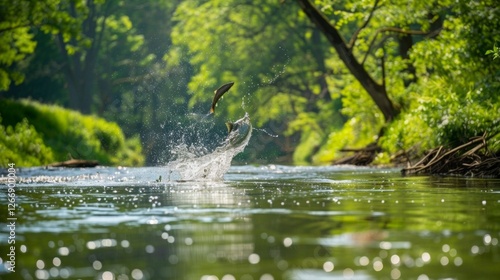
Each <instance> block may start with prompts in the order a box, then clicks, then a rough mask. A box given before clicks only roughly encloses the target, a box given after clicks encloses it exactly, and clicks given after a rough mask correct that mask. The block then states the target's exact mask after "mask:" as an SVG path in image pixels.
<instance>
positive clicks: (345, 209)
mask: <svg viewBox="0 0 500 280" xmlns="http://www.w3.org/2000/svg"><path fill="white" fill-rule="evenodd" d="M166 172H167V171H166V169H164V168H97V169H76V170H67V169H62V170H43V169H27V170H20V171H19V172H18V174H19V176H23V177H22V178H21V182H20V183H19V184H18V186H17V195H18V197H17V198H18V200H17V203H18V204H19V206H18V217H19V220H18V223H17V224H16V238H17V239H16V241H17V242H16V246H17V247H16V249H17V253H16V254H17V255H16V272H15V273H7V267H8V264H7V261H8V260H7V259H6V258H5V255H2V256H0V258H1V263H2V264H3V265H2V266H0V267H1V269H0V276H1V278H2V279H53V278H60V279H380V278H386V279H408V278H413V279H435V278H474V277H476V276H478V275H480V276H482V277H483V276H484V277H483V278H492V277H495V276H497V275H498V273H499V270H498V267H499V264H500V259H499V258H498V255H500V254H499V253H500V250H499V244H498V243H499V242H498V240H499V239H500V196H499V194H500V192H499V191H498V190H499V189H500V181H499V180H475V179H465V178H439V177H423V176H421V177H401V176H400V175H399V173H398V172H395V170H380V169H369V168H354V167H286V166H276V165H270V166H238V167H232V168H231V170H230V172H229V173H228V174H226V176H225V180H224V181H221V182H208V181H207V182H176V181H175V180H170V181H164V180H159V177H160V176H162V178H168V177H167V176H166V175H165V174H166ZM34 178H35V179H34ZM125 178H126V179H125ZM1 188H4V187H3V186H2V187H1ZM0 201H1V204H2V205H3V206H5V207H6V205H7V201H6V200H5V197H2V198H1V200H0ZM5 207H4V208H5ZM0 222H2V223H3V224H1V225H0V226H2V230H1V231H0V238H1V239H0V240H1V241H0V246H1V248H2V252H4V251H7V250H4V248H8V244H7V242H6V240H8V236H9V232H6V228H7V227H6V226H5V223H4V221H0Z"/></svg>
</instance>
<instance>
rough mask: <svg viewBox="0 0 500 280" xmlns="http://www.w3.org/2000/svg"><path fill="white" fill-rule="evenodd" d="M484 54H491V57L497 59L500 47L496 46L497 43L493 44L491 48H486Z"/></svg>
mask: <svg viewBox="0 0 500 280" xmlns="http://www.w3.org/2000/svg"><path fill="white" fill-rule="evenodd" d="M485 54H486V55H492V56H493V59H497V58H500V48H499V47H497V45H496V44H495V45H493V49H491V50H487V51H486V53H485Z"/></svg>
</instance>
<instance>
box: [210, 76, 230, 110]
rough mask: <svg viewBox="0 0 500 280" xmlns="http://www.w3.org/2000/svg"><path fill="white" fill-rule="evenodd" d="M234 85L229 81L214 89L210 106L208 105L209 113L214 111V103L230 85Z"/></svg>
mask: <svg viewBox="0 0 500 280" xmlns="http://www.w3.org/2000/svg"><path fill="white" fill-rule="evenodd" d="M233 85H234V82H229V83H227V84H223V85H222V86H220V87H219V88H218V89H216V90H215V91H214V99H213V100H212V106H211V107H210V112H209V114H212V113H214V112H215V105H216V104H217V101H219V99H220V98H221V97H222V95H224V93H226V92H227V91H228V90H229V89H230V88H231V87H232V86H233Z"/></svg>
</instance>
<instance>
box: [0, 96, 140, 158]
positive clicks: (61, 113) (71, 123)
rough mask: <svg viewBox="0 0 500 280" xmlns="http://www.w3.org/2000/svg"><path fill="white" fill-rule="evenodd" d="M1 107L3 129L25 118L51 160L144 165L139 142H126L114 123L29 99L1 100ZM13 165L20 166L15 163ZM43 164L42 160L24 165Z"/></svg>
mask: <svg viewBox="0 0 500 280" xmlns="http://www.w3.org/2000/svg"><path fill="white" fill-rule="evenodd" d="M0 108H1V109H0V114H1V115H2V117H3V120H2V123H3V125H4V126H12V127H13V126H17V124H18V123H22V122H23V120H24V119H27V122H26V123H28V122H29V124H31V126H30V129H32V131H34V132H36V133H37V134H36V135H39V136H38V137H39V138H40V140H41V142H40V143H42V144H44V145H46V146H48V147H50V148H49V149H50V150H51V152H52V158H51V160H54V161H65V160H68V159H70V158H78V159H88V160H97V161H99V162H100V164H103V165H118V164H120V165H142V164H143V163H144V157H143V155H142V154H141V146H140V143H139V142H138V141H137V140H136V139H134V138H133V139H130V140H126V139H125V136H124V135H123V132H122V130H121V128H120V127H119V126H118V125H117V124H116V123H113V122H108V121H106V120H104V119H102V118H99V117H95V116H84V115H82V114H80V113H78V112H75V111H71V110H67V109H64V108H61V107H59V106H55V105H44V104H41V103H38V102H34V101H29V100H21V101H12V100H7V99H0ZM26 125H27V124H26ZM22 128H26V127H22ZM22 128H19V129H22ZM16 129H17V128H16ZM16 131H17V130H16ZM20 154H22V153H20ZM38 156H41V155H40V154H38ZM1 157H4V156H3V155H2V156H1ZM2 162H3V158H2ZM14 163H16V165H18V166H21V164H19V163H18V162H14ZM46 163H47V162H46V160H45V161H40V162H39V163H37V162H33V163H30V164H27V165H26V166H33V165H40V164H46Z"/></svg>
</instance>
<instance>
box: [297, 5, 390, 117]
mask: <svg viewBox="0 0 500 280" xmlns="http://www.w3.org/2000/svg"><path fill="white" fill-rule="evenodd" d="M298 2H299V5H300V7H301V8H302V10H303V11H304V13H305V14H306V15H307V16H308V17H309V19H310V20H311V21H312V22H313V23H314V24H315V25H316V26H317V27H318V29H319V30H321V32H322V33H323V34H324V35H325V36H326V38H327V39H328V41H329V42H330V43H331V44H332V46H333V47H334V48H335V51H337V54H338V55H339V58H340V59H341V60H342V61H343V63H344V64H345V66H346V67H347V68H348V69H349V71H350V72H351V73H352V74H353V75H354V76H355V77H356V79H357V80H358V81H359V82H360V83H361V85H363V88H364V89H365V90H366V91H367V92H368V94H369V95H370V96H371V98H372V99H373V101H374V102H375V104H377V107H378V108H379V109H380V111H382V113H383V115H384V118H385V120H386V122H390V121H392V120H393V119H394V117H395V116H396V114H397V112H396V110H395V109H394V106H393V104H392V102H391V100H390V99H389V97H388V96H387V91H386V88H385V82H384V81H382V83H377V82H375V80H374V79H373V78H372V77H371V76H370V74H369V73H368V72H367V70H366V69H365V68H364V67H363V65H362V64H360V63H359V62H358V60H357V59H356V58H355V57H354V55H353V52H352V50H351V48H352V46H348V45H347V43H346V41H345V40H344V38H343V37H342V36H341V35H340V33H339V31H338V30H337V29H336V28H335V26H333V25H332V24H330V23H329V22H328V19H326V18H325V16H324V15H323V14H321V13H320V12H319V11H318V9H317V8H316V7H314V6H313V5H312V4H311V3H310V2H309V0H298ZM377 4H378V0H375V4H374V6H373V10H372V11H371V13H370V15H368V18H367V20H366V22H365V23H364V24H363V26H362V27H361V28H364V26H366V25H367V24H368V22H369V20H370V18H371V16H372V14H373V12H374V11H375V9H376V8H377ZM356 32H357V33H359V29H358V30H357V31H356Z"/></svg>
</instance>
